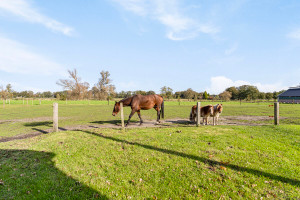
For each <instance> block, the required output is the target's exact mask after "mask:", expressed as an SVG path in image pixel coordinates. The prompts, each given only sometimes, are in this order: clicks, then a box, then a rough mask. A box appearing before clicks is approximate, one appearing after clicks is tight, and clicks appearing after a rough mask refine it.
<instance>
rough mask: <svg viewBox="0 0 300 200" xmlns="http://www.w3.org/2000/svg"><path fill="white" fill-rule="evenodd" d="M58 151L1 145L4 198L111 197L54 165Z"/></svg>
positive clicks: (0, 156) (0, 155) (2, 197)
mask: <svg viewBox="0 0 300 200" xmlns="http://www.w3.org/2000/svg"><path fill="white" fill-rule="evenodd" d="M54 156H55V154H54V153H48V152H40V151H30V150H14V149H0V166H1V184H0V197H1V199H15V198H18V199H96V198H99V199H108V198H107V197H106V196H104V195H101V194H100V193H99V192H98V191H96V190H94V189H91V188H89V187H88V186H86V185H84V184H82V183H80V182H79V181H76V180H75V179H73V178H72V177H71V176H67V175H66V174H65V173H63V172H62V171H60V170H59V169H57V168H56V167H55V166H54V162H53V161H52V159H53V157H54Z"/></svg>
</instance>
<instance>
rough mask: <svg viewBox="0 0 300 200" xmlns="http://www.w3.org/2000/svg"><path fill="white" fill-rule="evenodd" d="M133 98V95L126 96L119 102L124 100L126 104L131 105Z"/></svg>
mask: <svg viewBox="0 0 300 200" xmlns="http://www.w3.org/2000/svg"><path fill="white" fill-rule="evenodd" d="M132 98H133V96H131V97H127V98H124V99H122V100H120V101H119V103H120V102H122V103H123V104H124V105H130V104H131V101H132Z"/></svg>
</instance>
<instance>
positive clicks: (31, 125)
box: [24, 121, 53, 127]
mask: <svg viewBox="0 0 300 200" xmlns="http://www.w3.org/2000/svg"><path fill="white" fill-rule="evenodd" d="M52 124H53V122H52V121H43V122H28V123H25V124H24V126H29V127H35V126H49V127H50V126H52Z"/></svg>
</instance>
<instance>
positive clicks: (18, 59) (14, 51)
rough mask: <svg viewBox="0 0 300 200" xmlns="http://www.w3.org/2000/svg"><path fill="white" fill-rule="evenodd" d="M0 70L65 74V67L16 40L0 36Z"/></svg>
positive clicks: (22, 72) (21, 72)
mask: <svg viewBox="0 0 300 200" xmlns="http://www.w3.org/2000/svg"><path fill="white" fill-rule="evenodd" d="M0 60H1V62H0V71H5V72H8V73H19V74H40V75H52V74H60V75H64V74H65V71H66V70H65V69H64V68H63V67H62V66H61V65H60V64H58V63H55V62H53V61H51V60H49V59H47V58H45V57H44V56H41V55H39V54H37V53H34V52H31V51H30V50H28V48H27V47H26V46H25V45H23V44H20V43H18V42H16V41H13V40H10V39H6V38H3V37H0Z"/></svg>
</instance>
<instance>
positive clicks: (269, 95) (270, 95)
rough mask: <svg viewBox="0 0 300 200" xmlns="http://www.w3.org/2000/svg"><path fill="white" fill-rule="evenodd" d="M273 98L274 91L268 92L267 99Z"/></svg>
mask: <svg viewBox="0 0 300 200" xmlns="http://www.w3.org/2000/svg"><path fill="white" fill-rule="evenodd" d="M272 98H273V93H272V92H267V93H266V99H267V100H268V101H269V100H271V99H272Z"/></svg>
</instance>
